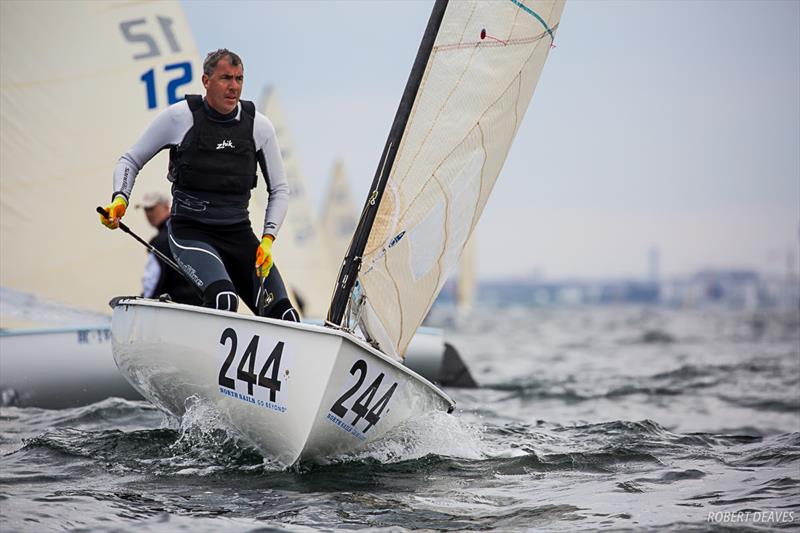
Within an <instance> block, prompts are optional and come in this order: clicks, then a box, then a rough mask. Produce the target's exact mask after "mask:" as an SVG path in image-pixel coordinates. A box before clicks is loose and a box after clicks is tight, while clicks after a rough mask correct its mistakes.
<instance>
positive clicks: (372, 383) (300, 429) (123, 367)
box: [112, 298, 454, 465]
mask: <svg viewBox="0 0 800 533" xmlns="http://www.w3.org/2000/svg"><path fill="white" fill-rule="evenodd" d="M112 347H113V352H114V359H115V360H116V362H117V366H118V367H119V369H120V371H121V372H122V374H123V375H124V376H125V377H126V378H127V379H128V380H129V381H130V382H131V384H132V385H133V386H134V387H135V388H136V389H137V390H138V391H139V392H140V393H141V394H142V395H143V396H144V397H145V398H147V399H148V400H149V401H151V402H152V403H153V404H155V405H157V406H158V407H160V408H161V409H163V410H165V411H167V412H169V413H171V414H173V415H175V416H178V417H180V416H182V415H183V414H184V413H185V411H186V409H187V405H188V404H187V402H191V401H193V399H194V398H197V399H199V400H200V401H202V402H206V403H207V404H208V405H211V406H213V407H214V408H215V409H216V410H217V411H218V412H219V413H220V415H221V416H222V419H224V420H226V421H227V423H229V424H230V425H231V426H233V428H235V429H236V430H237V431H238V432H239V433H240V434H241V435H242V436H243V437H244V438H245V439H246V440H247V441H249V442H250V443H252V444H253V445H254V446H255V447H256V448H257V449H259V450H260V451H261V452H262V453H263V454H264V455H265V457H268V458H270V459H273V460H275V461H276V462H278V463H280V464H282V465H291V464H293V463H295V462H297V461H305V460H310V461H314V460H324V458H326V457H330V456H335V455H338V454H342V453H347V452H349V451H353V450H355V449H357V448H359V447H360V446H362V445H363V444H365V443H367V442H369V441H372V440H374V439H376V438H378V437H380V436H381V435H383V434H384V433H385V432H386V431H388V430H389V429H391V428H393V427H395V426H397V425H398V424H400V423H402V422H403V421H405V420H407V419H409V418H411V417H414V416H418V415H422V414H424V413H426V412H430V411H451V410H452V409H453V407H454V403H453V401H452V400H451V399H450V398H449V397H448V396H447V395H446V394H444V393H443V392H442V391H441V390H439V389H438V388H436V387H435V386H433V385H432V384H431V383H430V382H428V381H427V380H425V379H424V378H422V377H420V376H419V375H417V374H416V373H414V372H412V371H411V370H409V369H408V368H406V367H404V366H403V365H402V364H400V363H397V362H395V361H393V360H391V359H389V358H388V357H387V356H385V355H383V354H382V353H380V352H379V351H377V350H375V349H373V348H372V347H370V346H369V345H367V344H365V343H364V342H363V341H361V340H360V339H357V338H356V337H353V336H352V335H349V334H347V333H344V332H341V331H337V330H334V329H330V328H325V327H319V326H312V325H308V324H297V323H290V322H284V321H279V320H273V319H267V318H258V317H249V316H244V315H240V314H235V313H227V312H223V311H216V310H211V309H204V308H198V307H191V306H185V305H180V304H171V303H161V302H156V301H151V300H142V299H124V298H123V299H120V300H118V301H117V302H116V306H115V307H114V314H113V319H112Z"/></svg>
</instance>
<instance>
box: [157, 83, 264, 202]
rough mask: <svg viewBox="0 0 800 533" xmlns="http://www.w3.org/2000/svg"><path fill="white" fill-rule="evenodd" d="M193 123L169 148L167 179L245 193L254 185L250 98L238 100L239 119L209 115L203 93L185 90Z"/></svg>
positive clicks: (187, 186) (191, 187) (196, 187)
mask: <svg viewBox="0 0 800 533" xmlns="http://www.w3.org/2000/svg"><path fill="white" fill-rule="evenodd" d="M186 102H187V103H188V104H189V109H190V110H191V112H192V118H193V120H194V124H193V126H192V127H191V128H189V131H188V132H186V135H185V136H184V138H183V140H182V141H181V143H180V145H178V146H173V147H172V148H171V149H170V151H169V174H170V180H171V181H173V182H174V183H175V184H176V185H178V187H180V188H181V189H186V190H199V191H213V192H216V193H222V194H226V193H231V194H232V193H236V194H242V193H246V192H247V191H249V190H250V189H252V188H253V187H255V186H256V184H257V177H256V143H255V141H254V140H253V124H254V121H255V115H256V108H255V104H253V102H248V101H245V100H240V103H241V104H242V112H241V117H240V120H238V121H237V120H232V121H230V122H217V121H214V120H212V119H210V118H209V116H208V112H207V111H206V110H205V106H204V105H203V97H202V96H200V95H196V94H187V95H186Z"/></svg>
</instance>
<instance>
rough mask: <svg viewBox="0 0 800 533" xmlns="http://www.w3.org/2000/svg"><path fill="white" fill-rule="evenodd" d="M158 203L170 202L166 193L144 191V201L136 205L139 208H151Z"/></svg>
mask: <svg viewBox="0 0 800 533" xmlns="http://www.w3.org/2000/svg"><path fill="white" fill-rule="evenodd" d="M158 204H169V197H168V196H167V195H166V194H164V193H160V192H155V191H150V192H146V193H144V196H142V201H141V202H139V203H138V204H136V205H135V207H136V208H137V209H139V208H144V209H149V208H151V207H155V206H157V205H158Z"/></svg>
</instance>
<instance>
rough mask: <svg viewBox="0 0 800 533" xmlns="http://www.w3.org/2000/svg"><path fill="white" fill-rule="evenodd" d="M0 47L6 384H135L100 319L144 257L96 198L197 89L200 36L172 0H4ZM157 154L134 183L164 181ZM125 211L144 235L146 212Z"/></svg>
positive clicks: (64, 390)
mask: <svg viewBox="0 0 800 533" xmlns="http://www.w3.org/2000/svg"><path fill="white" fill-rule="evenodd" d="M0 43H1V46H0V49H1V50H2V54H3V55H2V58H1V60H0V80H2V81H1V83H2V87H1V88H2V90H1V91H0V153H2V157H1V158H0V176H2V179H0V287H2V291H1V292H0V297H1V298H2V299H1V300H0V328H2V329H3V334H2V335H0V389H3V390H4V391H6V392H9V390H10V389H13V394H18V395H22V396H24V397H25V398H17V399H18V400H23V403H25V402H34V403H36V404H37V405H43V406H65V405H71V404H76V403H86V402H89V401H96V400H99V399H102V398H105V397H107V396H108V394H109V392H112V393H114V394H116V395H121V396H126V395H128V394H133V391H132V390H131V389H130V387H129V386H128V385H127V383H126V382H125V381H124V380H123V379H122V378H121V376H120V375H119V372H118V371H117V369H116V366H115V365H114V363H113V361H112V360H111V358H110V357H109V354H110V338H109V335H108V334H107V333H108V330H107V329H103V328H107V327H108V326H107V324H105V325H104V324H103V322H105V321H106V320H107V318H106V317H107V316H108V315H107V313H108V300H109V296H110V295H113V294H138V293H139V292H140V290H141V277H142V268H143V266H144V263H145V259H146V255H145V252H144V250H143V249H142V248H141V247H139V246H132V245H131V242H130V241H129V240H128V239H125V238H122V237H121V235H120V234H119V232H111V231H107V230H105V229H104V228H102V227H101V226H100V224H99V222H98V219H97V214H96V213H95V212H94V208H95V206H96V205H97V204H98V203H104V202H106V201H110V193H111V174H112V170H113V168H114V164H115V163H116V161H117V159H118V158H119V156H120V155H121V154H122V152H123V151H124V150H125V149H127V147H129V146H130V145H132V144H133V142H134V141H135V140H136V137H137V136H138V135H140V134H141V132H142V131H143V130H144V128H145V127H146V126H147V124H148V123H149V122H150V121H151V120H152V118H153V117H154V116H155V115H156V113H158V112H159V111H160V110H162V109H164V108H165V107H167V106H168V105H169V104H171V103H173V102H176V101H178V100H180V99H182V98H183V95H184V94H185V93H197V92H200V91H201V90H202V86H201V84H200V81H199V80H200V75H201V65H200V62H199V60H198V52H197V48H196V46H195V43H194V40H193V38H192V35H191V33H190V31H189V27H188V25H187V22H186V19H185V17H184V14H183V11H182V10H181V7H180V4H179V3H178V2H174V1H165V2H124V3H123V2H103V1H75V2H58V1H51V2H48V1H42V2H15V1H5V2H0ZM100 43H102V44H100ZM55 47H57V48H58V50H59V53H53V49H54V48H55ZM165 158H166V155H165V154H163V153H162V154H161V155H159V156H157V159H156V160H155V161H152V162H151V163H150V164H149V165H148V166H147V167H146V168H145V169H144V171H143V172H142V173H141V174H140V175H139V177H138V178H137V191H143V190H160V191H162V192H167V191H168V190H169V182H168V181H167V180H166V179H165V178H164V176H165V172H166V170H165V169H166V159H165ZM134 203H135V201H134ZM125 220H126V222H127V223H128V224H129V225H130V226H131V227H132V228H134V229H135V230H136V231H140V232H141V234H142V235H144V236H146V235H148V232H149V231H150V227H149V225H148V224H147V222H146V220H145V218H144V214H143V213H142V212H141V210H137V209H132V208H131V209H129V210H128V214H127V215H126V217H125ZM76 308H78V309H85V310H90V311H92V313H89V314H81V313H76V312H75V311H74V309H76ZM53 324H58V325H59V328H58V329H42V328H41V327H42V326H44V325H53ZM20 326H25V327H26V328H31V327H35V328H36V329H26V330H24V331H23V330H19V329H16V330H15V329H11V328H15V327H17V328H18V327H20ZM98 326H99V327H98ZM104 332H105V333H104ZM13 394H12V396H13ZM6 396H8V395H6ZM37 398H38V401H37ZM11 399H12V400H13V399H14V398H13V397H12V398H11Z"/></svg>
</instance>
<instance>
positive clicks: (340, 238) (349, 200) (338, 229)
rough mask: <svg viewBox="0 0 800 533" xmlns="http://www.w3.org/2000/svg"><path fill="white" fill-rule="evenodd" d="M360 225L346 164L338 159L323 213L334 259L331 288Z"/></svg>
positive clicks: (323, 224) (327, 238) (329, 245)
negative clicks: (357, 226) (357, 225)
mask: <svg viewBox="0 0 800 533" xmlns="http://www.w3.org/2000/svg"><path fill="white" fill-rule="evenodd" d="M357 223H358V211H357V208H356V203H355V200H353V194H352V192H351V191H350V184H349V183H348V181H347V174H346V172H345V169H344V161H342V160H341V159H339V160H337V161H335V162H334V163H333V168H332V169H331V174H330V179H329V180H328V186H327V188H326V191H325V196H324V197H323V204H322V211H321V213H320V227H321V229H322V231H323V234H324V235H325V239H324V240H325V243H326V244H327V247H328V250H329V254H330V257H331V262H330V266H331V267H332V268H331V269H330V270H331V272H330V276H329V278H330V279H329V283H328V286H329V287H330V286H332V285H333V283H334V282H335V280H336V274H337V273H338V272H339V267H340V266H341V264H340V261H341V260H342V257H344V254H345V253H346V252H347V247H348V246H349V245H350V240H351V239H352V238H353V233H354V232H355V230H356V224H357Z"/></svg>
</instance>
